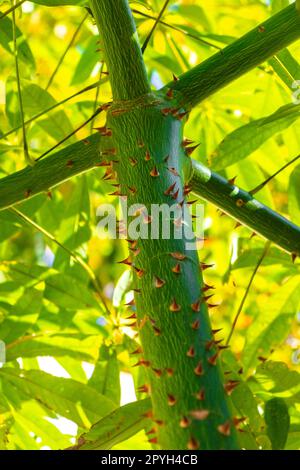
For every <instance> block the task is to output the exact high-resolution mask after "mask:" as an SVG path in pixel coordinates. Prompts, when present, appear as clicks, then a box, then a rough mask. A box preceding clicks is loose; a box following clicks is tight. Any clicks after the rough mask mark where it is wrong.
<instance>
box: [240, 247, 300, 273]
mask: <svg viewBox="0 0 300 470" xmlns="http://www.w3.org/2000/svg"><path fill="white" fill-rule="evenodd" d="M261 253H262V249H261V248H253V249H252V250H246V251H244V252H243V253H242V254H241V255H240V256H239V257H238V258H237V260H236V261H235V262H234V264H233V265H232V267H231V269H232V270H234V269H243V268H252V267H253V268H254V267H255V266H256V265H257V263H258V260H259V259H260V257H261ZM276 264H279V265H284V266H288V267H289V269H294V270H295V271H297V267H296V266H295V265H293V264H292V260H291V256H290V255H288V254H287V253H284V252H283V251H282V250H280V249H278V248H276V247H271V248H270V250H269V251H268V256H266V257H265V258H264V260H263V262H262V264H261V265H262V266H273V265H276Z"/></svg>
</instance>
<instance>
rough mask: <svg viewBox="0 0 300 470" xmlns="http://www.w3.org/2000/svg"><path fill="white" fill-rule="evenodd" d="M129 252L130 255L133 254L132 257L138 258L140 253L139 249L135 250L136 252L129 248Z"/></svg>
mask: <svg viewBox="0 0 300 470" xmlns="http://www.w3.org/2000/svg"><path fill="white" fill-rule="evenodd" d="M130 250H131V252H132V254H133V256H134V257H136V256H138V255H139V254H140V252H141V249H140V248H137V249H136V250H134V249H132V248H130Z"/></svg>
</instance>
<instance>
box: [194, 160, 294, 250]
mask: <svg viewBox="0 0 300 470" xmlns="http://www.w3.org/2000/svg"><path fill="white" fill-rule="evenodd" d="M189 185H190V187H191V188H192V190H193V192H194V194H196V195H197V196H200V197H201V198H202V199H204V200H205V201H208V202H211V203H213V204H214V205H215V206H217V207H218V208H219V209H220V210H221V211H222V212H225V213H227V214H228V215H229V216H230V217H233V218H234V219H236V220H237V221H239V222H240V223H241V224H243V225H246V226H248V227H249V228H250V229H251V230H253V231H254V232H255V233H257V234H259V235H261V236H263V237H264V238H266V239H267V240H270V241H272V242H273V243H275V245H278V246H280V247H281V248H283V249H284V250H285V251H287V252H289V253H292V254H294V255H297V256H299V255H300V227H298V226H297V225H295V224H293V223H292V222H290V221H289V220H287V219H286V218H285V217H282V216H281V215H280V214H278V213H277V212H275V211H273V210H272V209H270V208H269V207H267V206H265V205H264V204H262V203H261V202H259V201H258V200H257V199H255V198H254V197H253V196H252V195H251V194H249V193H248V192H247V191H244V190H243V189H240V188H238V187H237V186H235V185H234V184H232V183H231V182H228V181H227V180H226V179H225V178H223V177H222V176H220V175H218V174H217V173H214V172H213V171H211V170H209V169H208V168H207V167H205V166H204V165H202V164H201V163H199V162H196V161H193V172H192V176H191V179H190V181H189Z"/></svg>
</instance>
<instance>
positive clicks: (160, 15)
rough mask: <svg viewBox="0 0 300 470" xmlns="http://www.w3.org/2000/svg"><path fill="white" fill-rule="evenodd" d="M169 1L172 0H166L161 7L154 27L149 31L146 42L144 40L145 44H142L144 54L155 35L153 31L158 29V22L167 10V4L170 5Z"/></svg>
mask: <svg viewBox="0 0 300 470" xmlns="http://www.w3.org/2000/svg"><path fill="white" fill-rule="evenodd" d="M169 2H170V0H166V1H165V3H164V6H163V7H162V9H161V11H160V13H159V15H158V17H157V18H156V20H155V23H154V25H153V27H152V29H151V31H150V33H149V34H148V36H147V37H146V40H145V42H144V44H143V46H142V54H144V52H145V50H146V48H147V46H148V44H149V41H150V39H151V37H152V35H153V33H154V31H155V29H156V27H157V25H158V23H159V22H160V20H161V17H162V16H163V14H164V12H165V10H166V8H167V6H168V5H169Z"/></svg>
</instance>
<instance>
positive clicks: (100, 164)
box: [97, 160, 111, 167]
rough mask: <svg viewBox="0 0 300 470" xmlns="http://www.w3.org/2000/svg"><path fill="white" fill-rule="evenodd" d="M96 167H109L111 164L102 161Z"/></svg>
mask: <svg viewBox="0 0 300 470" xmlns="http://www.w3.org/2000/svg"><path fill="white" fill-rule="evenodd" d="M97 166H100V167H102V166H111V162H109V161H105V160H103V161H102V162H100V163H98V164H97Z"/></svg>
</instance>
